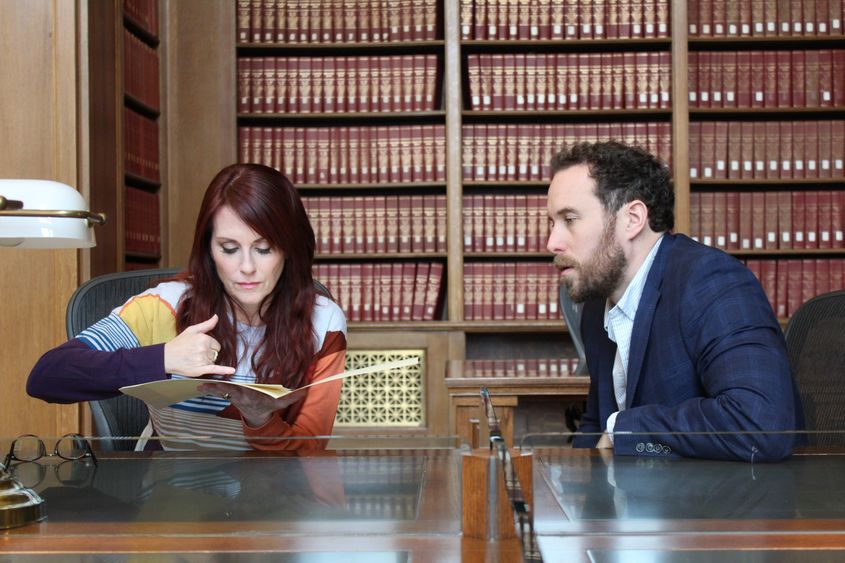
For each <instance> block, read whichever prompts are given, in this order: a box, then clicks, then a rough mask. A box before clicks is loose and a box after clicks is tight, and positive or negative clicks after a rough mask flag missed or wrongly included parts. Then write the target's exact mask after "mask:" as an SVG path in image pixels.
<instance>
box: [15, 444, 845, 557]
mask: <svg viewBox="0 0 845 563" xmlns="http://www.w3.org/2000/svg"><path fill="white" fill-rule="evenodd" d="M465 453H466V451H465V450H463V451H462V450H461V449H459V448H415V449H394V448H390V449H388V448H385V449H380V450H355V449H343V450H335V451H328V452H323V453H320V454H312V455H304V456H293V455H277V454H263V453H249V454H246V455H234V454H231V455H227V454H216V453H215V454H188V455H186V454H172V453H164V452H158V453H139V454H123V455H115V454H113V455H111V456H106V455H105V454H102V455H100V456H99V457H100V461H99V465H98V467H97V468H96V469H95V468H94V467H93V466H91V465H90V464H89V463H86V462H82V461H79V462H67V463H65V464H63V465H61V466H57V465H56V464H55V463H54V462H53V460H50V461H47V462H45V463H42V464H41V465H42V467H44V469H45V470H44V471H43V473H39V472H37V471H30V472H29V473H27V472H26V471H24V470H22V469H21V468H18V469H16V472H20V477H21V479H24V480H25V479H34V480H36V481H40V482H35V481H33V482H30V483H29V484H31V485H33V488H35V490H37V491H38V492H39V493H40V494H41V495H42V497H43V498H44V499H45V500H46V502H47V513H48V518H47V520H45V521H43V522H40V523H35V524H30V525H28V526H24V527H21V528H16V529H13V530H8V531H6V532H0V561H2V560H5V559H6V558H8V557H11V558H13V559H14V560H22V559H24V560H25V559H31V558H35V559H38V560H44V558H45V557H46V558H47V559H50V557H49V556H50V554H55V557H58V558H60V559H61V560H63V561H64V560H68V557H71V559H70V560H73V558H76V560H84V561H88V560H100V559H99V558H102V560H123V559H126V558H132V554H139V553H141V554H144V557H143V559H144V560H150V559H152V560H156V559H160V560H170V559H174V558H178V559H180V560H185V561H194V560H196V561H205V560H215V561H218V560H220V561H224V560H229V558H231V560H238V561H241V560H253V559H254V560H261V559H265V558H266V559H272V560H278V561H286V560H290V561H328V560H336V558H337V557H342V559H343V560H344V561H346V562H354V561H373V562H379V561H438V562H439V561H461V560H463V561H485V560H487V561H496V560H499V561H518V560H520V554H519V546H518V545H514V542H484V541H480V540H468V539H465V538H462V537H461V512H460V510H461V506H460V491H461V482H460V471H461V469H460V467H461V464H460V458H461V455H464V454H465ZM533 453H534V511H535V529H536V532H537V534H538V537H539V545H540V547H541V551H542V554H543V557H544V559H545V560H546V561H558V560H564V559H565V560H567V561H626V562H628V561H637V560H643V561H654V560H659V561H710V560H712V559H713V555H714V554H713V553H712V550H720V553H719V555H718V558H719V559H720V560H722V561H724V562H725V563H728V562H731V561H758V560H773V561H805V560H806V561H818V560H821V561H827V560H830V561H841V560H845V478H843V477H845V454H843V453H834V452H826V453H807V454H799V455H795V456H793V457H792V458H791V459H789V460H787V461H785V462H781V463H772V464H753V465H752V464H749V463H740V462H736V463H733V462H717V461H705V460H684V459H658V458H632V457H615V458H612V457H611V458H609V459H606V458H603V457H602V456H600V455H598V453H597V452H596V451H590V450H570V449H537V450H535V451H534V452H533ZM54 467H55V469H54ZM783 550H788V551H783ZM12 554H14V555H12ZM59 554H62V555H59ZM71 554H73V555H71ZM177 554H178V555H177ZM227 554H228V555H227ZM749 556H751V558H750V559H749ZM56 560H59V559H56Z"/></svg>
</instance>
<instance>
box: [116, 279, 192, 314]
mask: <svg viewBox="0 0 845 563" xmlns="http://www.w3.org/2000/svg"><path fill="white" fill-rule="evenodd" d="M189 287H190V286H189V285H188V284H187V283H185V282H181V281H169V282H162V283H160V284H158V285H156V286H154V287H151V288H149V289H147V290H145V291H143V292H141V293H139V294H138V295H135V296H134V297H131V298H130V299H129V300H128V301H127V302H126V303H124V304H123V306H121V307H119V308H118V310H119V311H120V310H123V309H125V308H126V307H128V306H130V305H135V306H137V305H140V304H142V303H148V302H149V303H154V302H163V304H166V305H167V306H168V308H170V309H173V310H175V309H176V308H177V307H178V306H179V299H181V298H182V296H183V295H184V294H185V292H186V291H187V290H188V288H189Z"/></svg>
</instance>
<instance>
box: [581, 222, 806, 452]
mask: <svg viewBox="0 0 845 563" xmlns="http://www.w3.org/2000/svg"><path fill="white" fill-rule="evenodd" d="M604 307H605V301H604V300H600V299H596V300H592V301H588V302H587V303H585V304H584V312H583V315H582V320H581V335H582V337H583V340H584V347H585V353H586V357H587V366H588V368H589V372H590V393H589V396H588V399H587V408H586V411H585V413H584V416H583V418H582V421H581V426H580V427H579V432H583V433H585V434H579V435H576V437H575V441H574V445H575V446H576V447H594V446H595V445H596V442H597V441H598V438H599V436H598V435H596V434H593V435H587V434H586V433H601V432H603V431H604V430H605V428H606V426H607V417H608V416H609V415H610V414H612V413H613V412H615V411H617V410H618V408H617V405H616V398H615V396H614V393H613V375H612V372H613V362H614V359H615V357H616V344H615V343H614V342H612V341H611V340H610V339H609V338H608V337H607V332H606V331H605V330H604ZM630 350H631V351H630V356H629V358H628V384H627V385H628V386H627V396H626V405H625V407H626V408H625V410H623V411H621V412H620V413H619V414H618V415H617V418H616V425H615V427H614V452H615V453H616V454H623V455H647V456H684V457H702V458H710V459H737V460H747V461H751V460H752V459H753V461H766V460H769V461H771V460H778V459H783V458H785V457H788V456H789V455H790V454H791V453H792V448H793V446H794V445H795V440H794V437H793V436H792V435H790V434H757V433H745V434H742V433H740V434H698V433H707V432H712V431H722V432H725V431H740V432H742V431H746V432H748V431H751V432H755V431H764V430H795V429H798V428H803V415H802V414H801V406H800V402H799V398H798V394H797V392H796V391H795V385H794V383H793V380H792V373H791V370H790V367H789V358H788V356H787V352H786V343H785V341H784V339H783V332H782V331H781V328H780V325H779V324H778V321H777V319H776V318H775V315H774V312H773V311H772V308H771V306H770V305H769V301H768V299H767V298H766V295H765V293H764V292H763V289H762V287H761V286H760V283H759V282H758V281H757V278H755V277H754V274H752V273H751V272H750V271H749V270H748V268H746V267H745V266H744V265H743V264H742V263H740V262H739V261H738V260H737V259H735V258H733V257H732V256H730V255H728V254H726V253H724V252H722V251H720V250H717V249H714V248H710V247H708V246H704V245H702V244H699V243H697V242H695V241H693V240H692V239H690V238H688V237H686V236H684V235H674V234H669V233H667V234H666V235H665V236H664V237H663V242H662V243H661V245H660V248H659V249H658V251H657V255H656V257H655V259H654V262H653V264H652V267H651V271H650V272H649V274H648V278H647V281H646V285H645V289H644V290H643V294H642V298H641V299H640V304H639V308H638V309H637V314H636V317H635V319H634V329H633V333H632V335H631V348H630ZM628 432H630V434H626V433H628ZM672 432H692V433H693V434H686V435H684V434H670V433H672Z"/></svg>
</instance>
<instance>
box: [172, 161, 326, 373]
mask: <svg viewBox="0 0 845 563" xmlns="http://www.w3.org/2000/svg"><path fill="white" fill-rule="evenodd" d="M227 206H228V207H230V208H231V209H232V210H233V211H234V212H235V214H236V215H237V216H238V217H240V219H241V220H242V221H243V222H244V223H246V224H247V225H249V227H250V228H252V230H254V231H255V232H256V233H258V234H259V235H261V236H262V237H263V238H264V239H265V240H266V241H267V242H268V243H270V245H271V246H272V247H274V248H276V249H278V250H280V251H281V252H283V253H284V256H285V267H284V270H283V271H282V275H281V277H280V278H279V281H278V283H277V284H276V287H275V288H274V289H273V291H272V292H271V293H270V294H269V295H268V296H267V297H266V298H265V300H264V302H262V303H261V306H260V307H259V311H260V313H259V314H260V320H261V322H262V323H263V324H264V325H265V327H266V329H265V333H264V339H263V340H262V341H261V343H260V344H259V348H258V349H259V350H260V351H261V352H260V353H257V354H254V355H253V357H252V368H253V371H254V372H255V380H256V382H258V383H277V384H282V385H284V386H285V387H287V388H289V389H295V388H297V387H299V386H300V385H302V384H303V383H304V382H305V380H306V378H307V377H308V370H309V367H310V365H311V363H312V361H313V358H314V353H315V350H314V327H313V323H312V315H313V311H314V304H315V300H316V291H315V289H314V282H313V280H312V277H311V266H312V264H313V262H314V247H315V242H314V230H313V229H312V228H311V223H310V222H309V220H308V215H307V214H306V213H305V208H304V207H303V205H302V200H301V199H300V198H299V194H298V193H297V192H296V189H295V188H294V187H293V184H292V183H291V182H290V180H288V179H287V178H286V177H285V176H283V175H282V174H281V173H280V172H278V171H277V170H274V169H273V168H269V167H267V166H262V165H260V164H233V165H231V166H227V167H226V168H224V169H223V170H221V171H220V172H219V173H218V174H217V176H215V177H214V179H213V180H212V181H211V183H210V184H209V186H208V189H207V190H206V192H205V197H203V200H202V205H201V206H200V210H199V216H198V217H197V224H196V229H195V230H194V244H193V246H192V248H191V256H190V258H189V260H188V269H187V271H186V272H183V273H182V274H180V275H179V277H178V279H181V280H182V281H185V282H187V283H188V285H189V286H190V288H189V290H188V291H187V292H186V293H185V295H184V296H183V297H182V300H181V301H180V302H179V308H178V311H177V315H176V327H177V329H178V331H179V332H182V331H183V330H185V328H187V327H188V326H191V325H194V324H197V323H200V322H202V321H205V320H207V319H209V318H210V317H211V316H212V315H214V314H215V313H216V314H217V316H218V318H219V320H218V322H217V326H216V327H215V328H214V330H213V331H212V332H211V333H210V335H211V336H213V337H214V338H215V339H216V340H217V341H218V342H220V344H221V350H220V355H219V358H218V362H219V363H220V364H221V365H229V366H235V365H237V362H238V358H237V329H236V327H235V325H234V322H235V321H234V319H235V307H236V306H237V305H236V304H235V303H234V301H233V300H232V298H231V297H230V296H229V295H228V294H227V293H226V291H225V290H224V288H223V283H222V282H221V281H220V277H219V276H218V275H217V269H216V267H215V265H214V260H213V259H212V257H211V235H212V231H213V229H214V218H215V216H216V215H217V212H218V211H219V210H220V209H221V208H223V207H227Z"/></svg>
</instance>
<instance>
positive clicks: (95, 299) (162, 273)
mask: <svg viewBox="0 0 845 563" xmlns="http://www.w3.org/2000/svg"><path fill="white" fill-rule="evenodd" d="M180 271H182V270H181V268H164V269H153V270H133V271H129V272H118V273H116V274H106V275H103V276H99V277H96V278H94V279H91V280H89V281H87V282H85V283H84V284H82V285H81V286H80V287H79V289H77V290H76V291H75V292H74V294H73V295H72V296H71V298H70V301H69V302H68V306H67V315H66V321H67V336H68V338H73V337H74V336H76V335H77V334H79V333H80V332H82V331H83V330H85V329H86V328H88V327H89V326H91V325H92V324H94V323H95V322H97V321H98V320H100V319H102V318H103V317H105V316H106V315H108V314H109V313H110V312H111V311H112V309H114V308H115V307H118V306H120V305H121V304H123V303H124V302H125V301H126V300H127V299H129V298H130V297H132V296H133V295H137V294H139V293H141V292H142V291H144V290H145V289H148V288H150V287H152V286H153V285H154V284H155V282H157V281H158V280H161V279H165V278H170V277H173V276H175V275H176V274H177V273H179V272H180ZM314 287H315V288H316V289H317V293H319V294H321V295H325V296H326V297H329V298H331V293H329V290H328V289H326V287H325V286H324V285H323V284H321V283H320V282H318V281H317V280H314ZM88 405H89V406H90V407H91V417H92V419H93V421H94V430H95V432H96V434H97V436H99V437H101V438H102V439H101V440H100V441H99V445H100V449H102V450H106V451H115V450H133V449H134V448H135V441H134V440H112V439H111V438H112V437H115V436H139V435H140V434H141V432H142V431H143V430H144V427H146V425H147V421H148V420H149V413H148V411H147V406H146V405H145V404H144V403H143V402H142V401H140V400H138V399H136V398H134V397H129V396H128V395H119V396H117V397H113V398H111V399H104V400H101V401H91V402H89V403H88Z"/></svg>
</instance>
